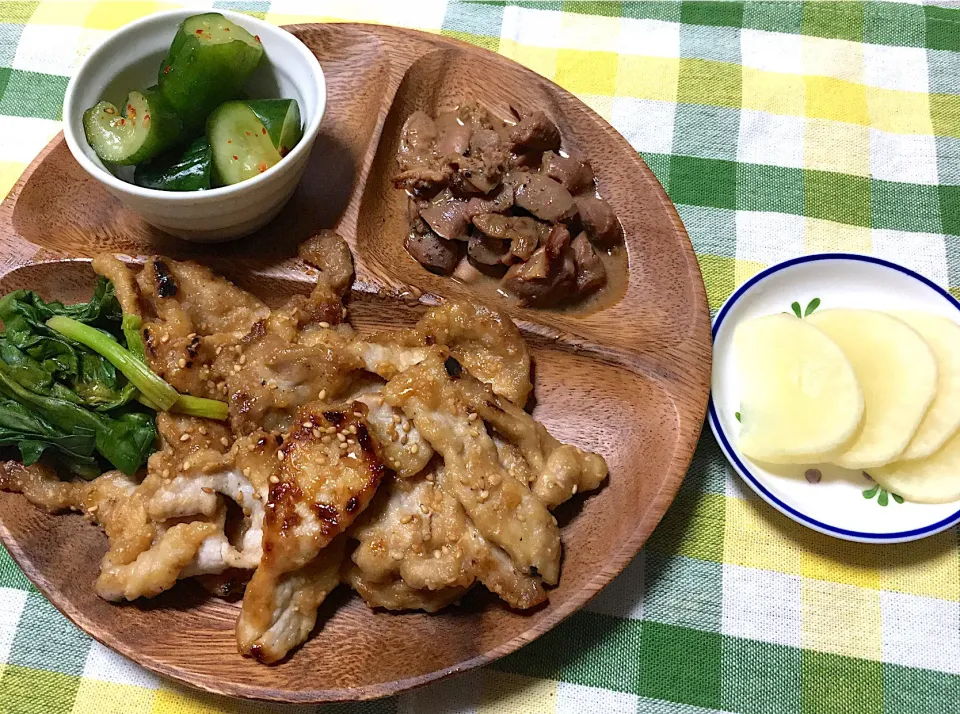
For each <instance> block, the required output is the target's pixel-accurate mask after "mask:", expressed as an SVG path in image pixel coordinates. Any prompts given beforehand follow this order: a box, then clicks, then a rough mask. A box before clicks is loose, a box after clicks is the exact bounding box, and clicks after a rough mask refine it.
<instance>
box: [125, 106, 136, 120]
mask: <svg viewBox="0 0 960 714" xmlns="http://www.w3.org/2000/svg"><path fill="white" fill-rule="evenodd" d="M127 116H128V117H129V118H131V119H132V118H133V117H135V116H137V110H136V109H134V108H133V105H132V104H128V105H127Z"/></svg>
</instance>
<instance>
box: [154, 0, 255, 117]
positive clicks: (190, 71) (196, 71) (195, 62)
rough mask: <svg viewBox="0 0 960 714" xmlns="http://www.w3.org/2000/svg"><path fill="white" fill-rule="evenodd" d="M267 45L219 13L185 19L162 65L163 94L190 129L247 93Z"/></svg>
mask: <svg viewBox="0 0 960 714" xmlns="http://www.w3.org/2000/svg"><path fill="white" fill-rule="evenodd" d="M262 57H263V45H261V44H260V40H259V39H258V38H257V37H255V36H254V35H251V34H250V33H249V32H247V31H246V30H245V29H243V28H242V27H240V26H239V25H237V24H235V23H233V22H231V21H230V20H228V19H227V18H225V17H224V16H223V15H221V14H220V13H218V12H210V13H206V14H204V15H194V16H193V17H188V18H187V19H186V20H184V21H183V22H182V23H181V25H180V29H179V30H177V35H176V37H174V38H173V43H172V44H171V45H170V50H169V51H168V52H167V59H166V62H164V64H163V66H162V67H161V68H160V74H159V78H160V92H161V93H162V94H163V96H164V98H165V99H166V100H167V101H168V102H169V103H170V106H172V107H173V108H174V110H175V111H176V112H177V114H179V115H180V118H181V119H183V123H184V124H185V125H186V126H187V127H188V128H189V129H192V130H199V129H201V128H202V127H203V123H204V121H206V119H207V117H208V116H209V115H210V113H211V112H212V111H213V110H214V109H216V108H217V106H218V105H220V104H222V103H223V102H225V101H227V100H230V99H237V98H239V97H241V96H243V85H244V84H245V83H246V81H247V79H249V77H250V75H251V74H252V73H253V70H254V69H256V67H257V64H259V62H260V59H261V58H262Z"/></svg>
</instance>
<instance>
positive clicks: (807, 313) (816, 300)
mask: <svg viewBox="0 0 960 714" xmlns="http://www.w3.org/2000/svg"><path fill="white" fill-rule="evenodd" d="M818 307H820V298H814V299H813V300H811V301H810V302H809V303H807V309H806V310H804V311H803V316H804V317H809V316H810V315H811V313H813V311H814V310H816V309H817V308H818Z"/></svg>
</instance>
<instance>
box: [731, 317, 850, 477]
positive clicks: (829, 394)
mask: <svg viewBox="0 0 960 714" xmlns="http://www.w3.org/2000/svg"><path fill="white" fill-rule="evenodd" d="M734 350H735V352H736V356H737V362H738V365H739V371H740V383H741V400H740V413H741V430H740V441H739V446H740V450H741V451H743V453H744V454H745V455H746V456H748V457H749V458H751V459H753V460H756V461H765V462H768V463H775V464H790V463H818V462H823V461H826V460H828V459H829V458H830V457H831V456H833V455H834V454H835V453H837V452H838V451H839V450H841V449H843V448H845V447H846V445H847V444H848V442H850V441H851V439H852V438H853V437H854V436H855V435H856V432H857V428H858V427H859V425H860V421H861V417H862V415H863V397H862V396H861V393H860V387H859V385H858V384H857V379H856V375H855V373H854V369H853V366H852V365H851V364H850V361H849V360H848V359H847V358H846V357H845V356H844V354H843V352H842V351H841V350H840V348H839V347H838V346H837V345H836V344H834V343H833V342H832V341H831V340H830V339H829V338H828V337H827V336H826V335H824V334H823V333H822V332H821V331H820V330H818V329H817V328H816V327H814V326H813V325H811V324H810V323H809V322H807V321H805V320H800V319H797V318H796V317H794V316H793V315H785V314H779V315H768V316H765V317H758V318H754V319H752V320H748V321H746V322H744V323H742V324H740V325H739V326H738V327H737V330H736V333H735V334H734Z"/></svg>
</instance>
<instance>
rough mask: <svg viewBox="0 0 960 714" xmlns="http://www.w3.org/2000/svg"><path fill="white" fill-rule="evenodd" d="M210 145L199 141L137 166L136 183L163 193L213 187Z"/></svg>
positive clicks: (202, 137)
mask: <svg viewBox="0 0 960 714" xmlns="http://www.w3.org/2000/svg"><path fill="white" fill-rule="evenodd" d="M211 162H212V159H211V157H210V142H209V141H207V137H205V136H201V137H199V138H198V139H195V140H194V141H193V143H191V144H190V145H189V146H188V147H187V148H186V149H184V150H181V151H172V152H168V153H166V154H162V155H160V156H158V157H156V158H155V159H153V160H152V161H150V162H148V163H144V164H140V165H139V166H137V170H136V171H135V172H134V174H133V182H134V183H135V184H137V186H143V187H144V188H155V189H159V190H161V191H203V190H204V189H208V188H210V185H211V184H210V174H211Z"/></svg>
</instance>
